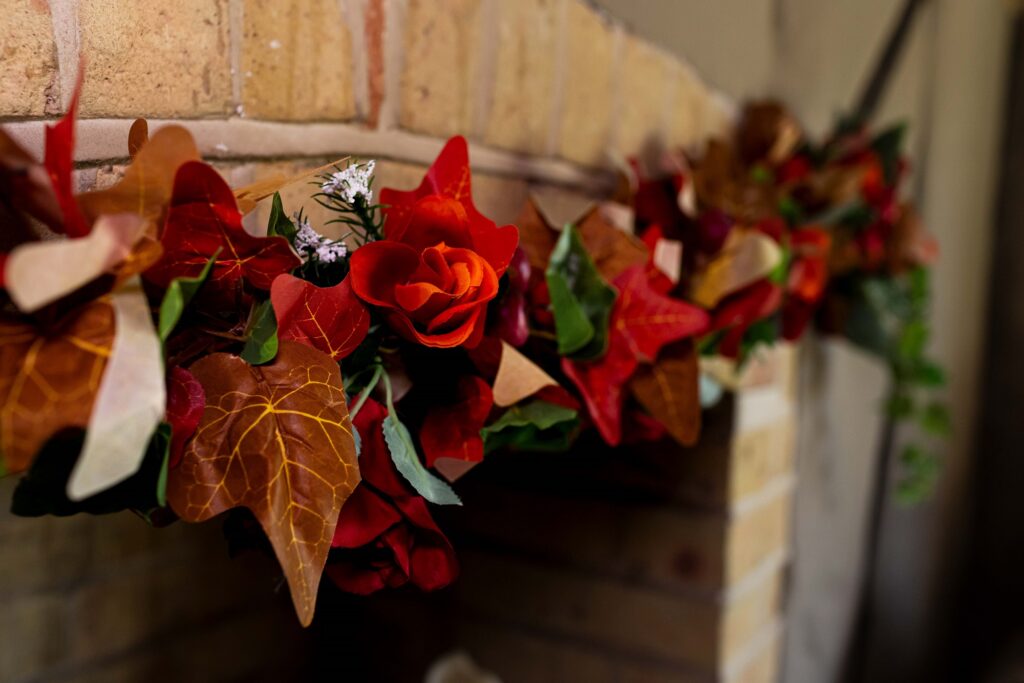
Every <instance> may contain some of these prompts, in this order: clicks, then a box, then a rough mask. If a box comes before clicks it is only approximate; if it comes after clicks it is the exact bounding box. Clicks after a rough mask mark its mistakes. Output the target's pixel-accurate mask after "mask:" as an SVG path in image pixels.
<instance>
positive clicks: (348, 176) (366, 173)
mask: <svg viewBox="0 0 1024 683" xmlns="http://www.w3.org/2000/svg"><path fill="white" fill-rule="evenodd" d="M375 165H376V162H375V161H373V160H372V159H371V160H370V161H367V162H366V163H365V164H350V165H349V167H348V168H346V169H345V170H344V171H337V172H336V173H332V174H331V177H330V178H328V179H327V180H325V181H324V183H323V185H321V188H322V189H323V191H324V192H325V193H327V194H329V195H331V196H333V197H337V198H338V199H341V200H342V201H344V202H346V203H348V204H355V201H356V198H357V197H362V198H363V199H365V200H366V203H367V204H369V203H370V202H371V201H373V190H371V189H370V177H371V176H372V175H373V167H374V166H375Z"/></svg>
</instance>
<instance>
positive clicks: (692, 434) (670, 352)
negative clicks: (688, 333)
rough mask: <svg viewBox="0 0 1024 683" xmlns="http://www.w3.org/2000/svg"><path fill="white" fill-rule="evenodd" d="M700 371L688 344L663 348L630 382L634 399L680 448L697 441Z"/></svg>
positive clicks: (638, 369)
mask: <svg viewBox="0 0 1024 683" xmlns="http://www.w3.org/2000/svg"><path fill="white" fill-rule="evenodd" d="M699 382H700V370H699V368H698V364H697V352H696V350H695V349H694V347H693V343H692V342H690V341H685V342H678V343H675V344H672V345H670V346H668V347H666V348H665V349H664V350H663V351H662V352H661V354H660V355H659V356H658V360H657V361H655V362H654V364H651V365H647V364H644V365H641V366H640V367H639V368H637V371H636V374H635V375H634V376H633V379H632V380H631V381H630V384H629V387H630V390H631V391H632V392H633V396H634V397H635V398H636V400H637V401H638V402H639V403H640V405H642V406H643V407H644V408H645V409H646V410H647V412H648V413H650V414H651V416H652V417H654V419H656V420H657V421H658V422H660V423H661V424H662V425H664V426H665V429H667V430H668V433H669V434H670V435H671V436H672V438H673V439H675V440H676V442H677V443H679V444H681V445H683V446H693V445H694V444H696V443H697V439H699V438H700V418H701V412H700V411H701V406H700V386H699Z"/></svg>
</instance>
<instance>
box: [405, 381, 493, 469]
mask: <svg viewBox="0 0 1024 683" xmlns="http://www.w3.org/2000/svg"><path fill="white" fill-rule="evenodd" d="M455 399H456V400H455V402H454V403H451V404H447V405H435V406H432V407H431V408H430V409H429V410H428V411H427V416H426V418H424V420H423V425H422V427H420V434H419V436H420V445H421V446H422V447H423V457H424V458H425V459H426V461H427V467H433V468H435V469H437V470H438V471H439V472H440V473H441V474H442V475H444V476H445V478H446V479H448V481H454V480H455V479H457V478H458V477H460V476H462V475H463V474H465V473H466V472H468V471H469V470H470V469H471V468H472V467H473V466H474V465H476V464H477V463H479V462H481V461H482V460H483V459H484V442H483V440H482V439H481V438H480V429H481V428H482V427H483V426H484V423H485V422H486V421H487V418H488V416H489V415H490V413H491V408H492V406H493V405H494V397H493V394H492V392H491V387H490V386H489V385H488V384H487V382H485V381H484V380H483V379H481V378H480V377H477V376H475V375H463V376H461V377H459V381H458V384H457V385H456V396H455ZM453 461H455V462H453ZM452 474H454V477H453V476H450V475H452Z"/></svg>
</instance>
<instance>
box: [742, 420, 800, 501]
mask: <svg viewBox="0 0 1024 683" xmlns="http://www.w3.org/2000/svg"><path fill="white" fill-rule="evenodd" d="M795 431H796V430H795V425H794V424H793V422H792V421H791V420H784V421H782V422H778V423H776V424H772V425H768V426H766V427H762V428H760V429H754V430H751V431H748V432H745V433H743V434H739V435H737V436H736V438H735V439H734V441H733V446H732V457H731V464H730V467H729V488H728V490H729V500H732V501H736V500H739V499H741V498H742V497H744V496H746V495H749V494H751V493H754V492H756V491H757V490H759V489H760V488H761V487H763V486H764V485H765V484H767V483H768V482H770V481H772V480H773V479H775V478H777V477H779V476H780V475H783V474H787V473H789V472H791V471H792V470H793V462H794V457H795V450H796V445H795V443H794V438H795Z"/></svg>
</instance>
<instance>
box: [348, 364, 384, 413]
mask: <svg viewBox="0 0 1024 683" xmlns="http://www.w3.org/2000/svg"><path fill="white" fill-rule="evenodd" d="M383 374H384V366H383V365H379V364H378V365H377V367H376V368H375V369H374V371H373V377H371V378H370V381H369V382H368V383H367V384H366V387H365V388H364V389H363V390H362V391H361V392H360V393H359V398H358V399H356V402H355V405H353V406H352V407H351V408H349V411H348V416H349V418H350V419H352V420H354V419H356V415H358V414H359V411H360V410H362V409H363V404H365V403H366V400H367V399H368V398H370V393H371V392H372V391H373V390H374V388H376V386H377V382H379V381H380V378H381V375H383ZM385 386H386V387H387V391H388V396H389V397H390V396H391V382H385Z"/></svg>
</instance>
